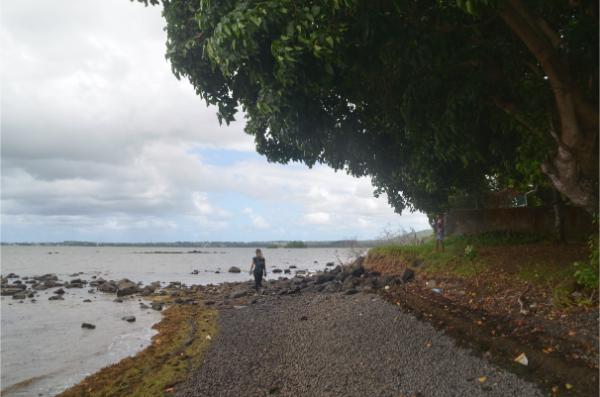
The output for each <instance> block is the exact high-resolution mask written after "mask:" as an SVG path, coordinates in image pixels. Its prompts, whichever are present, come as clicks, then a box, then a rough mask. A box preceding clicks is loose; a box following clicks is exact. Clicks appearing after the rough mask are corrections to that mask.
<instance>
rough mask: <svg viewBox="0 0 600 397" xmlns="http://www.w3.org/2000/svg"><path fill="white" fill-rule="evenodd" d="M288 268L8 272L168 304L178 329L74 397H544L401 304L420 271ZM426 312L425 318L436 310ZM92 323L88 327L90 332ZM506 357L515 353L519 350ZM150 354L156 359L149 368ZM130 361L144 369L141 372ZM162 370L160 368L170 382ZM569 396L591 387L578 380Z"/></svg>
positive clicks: (30, 289)
mask: <svg viewBox="0 0 600 397" xmlns="http://www.w3.org/2000/svg"><path fill="white" fill-rule="evenodd" d="M236 270H237V269H230V271H233V272H235V271H236ZM292 272H293V273H294V275H293V276H292ZM281 273H282V277H279V278H278V279H277V280H268V281H266V282H265V283H264V288H263V289H262V290H261V291H255V290H254V289H253V288H252V287H253V282H252V281H247V282H237V283H223V284H219V285H192V286H186V285H184V284H181V283H179V282H171V283H168V284H167V283H162V284H161V283H158V282H156V283H151V284H149V285H146V286H144V285H142V284H141V283H135V282H132V281H131V280H127V279H123V280H119V281H114V280H103V279H102V278H95V277H92V279H90V280H85V279H83V278H82V275H81V274H72V275H71V277H72V279H71V280H69V281H61V280H59V279H58V277H56V275H53V274H46V275H42V276H36V277H31V278H26V277H22V278H20V277H18V275H14V274H9V275H7V276H5V277H2V294H3V295H11V296H12V297H13V299H15V300H17V301H22V300H24V299H32V300H33V299H35V297H36V293H37V291H40V290H43V289H48V288H54V289H55V290H54V291H53V292H54V294H53V296H52V297H51V298H50V299H59V298H61V297H62V296H63V295H64V294H63V293H64V292H65V289H69V288H89V291H90V292H91V293H96V292H102V293H106V294H114V295H115V297H116V299H115V302H119V300H120V299H124V298H125V299H127V298H138V299H139V298H142V297H143V298H145V300H143V301H141V302H140V308H141V309H150V308H152V309H154V310H163V308H168V310H167V315H166V316H165V318H164V319H163V322H161V323H159V325H158V328H159V330H161V329H163V330H164V329H168V330H170V331H169V332H170V333H168V332H167V333H165V332H166V331H165V332H163V331H160V332H161V333H159V335H157V336H156V337H155V339H154V340H153V344H152V346H151V347H149V348H148V349H146V350H145V351H143V352H142V353H140V355H139V359H138V361H136V358H135V357H134V358H132V359H131V360H133V361H127V360H124V361H123V362H122V363H119V364H117V365H115V366H113V367H109V368H108V369H107V370H102V371H100V372H99V373H98V374H95V375H92V376H91V377H89V378H87V379H86V380H84V381H83V382H82V383H80V384H79V385H76V386H75V387H73V388H72V389H69V390H67V391H66V392H65V394H64V395H65V396H75V395H90V396H95V395H109V394H110V393H114V389H113V388H114V387H115V385H118V384H120V385H121V386H119V387H121V388H122V389H123V390H129V392H131V391H132V390H142V391H143V392H144V393H146V394H144V395H149V396H150V395H162V393H164V392H168V393H174V394H175V395H179V396H196V395H211V396H230V395H244V396H254V395H261V396H262V395H282V396H292V395H314V396H339V395H344V396H364V395H372V396H379V395H381V396H387V395H402V396H434V395H435V396H446V395H447V396H456V395H472V396H478V395H486V396H489V395H492V396H493V395H497V396H504V395H523V396H525V395H527V396H537V395H543V394H544V393H543V392H541V391H540V389H539V388H538V387H539V386H540V385H541V387H542V388H543V389H545V390H546V391H547V390H548V389H549V385H548V384H546V383H544V382H543V381H541V378H538V379H536V377H535V376H530V377H529V379H530V380H533V381H535V382H537V384H536V383H535V382H534V383H530V382H529V381H525V380H523V379H522V378H521V377H518V376H516V375H515V374H514V373H513V372H514V371H512V369H511V368H509V367H510V366H502V365H501V366H498V365H497V361H498V360H496V361H494V360H491V357H489V356H487V355H486V354H484V353H485V352H479V353H478V352H477V351H476V350H472V349H471V348H472V347H473V346H471V348H465V347H459V346H457V345H456V344H455V342H454V341H455V339H452V338H451V337H449V336H447V335H446V333H447V331H448V330H447V329H443V327H437V328H438V329H437V330H436V328H435V327H433V326H432V325H430V324H428V323H427V322H423V321H419V320H417V318H416V317H415V315H413V314H409V313H407V312H406V311H405V310H403V308H404V307H405V305H403V304H401V303H400V302H399V301H398V296H400V295H401V293H402V291H404V292H406V290H407V287H408V286H409V285H411V283H413V282H414V279H415V274H414V272H413V270H411V269H406V270H405V271H403V272H402V274H399V275H394V276H389V275H382V274H380V273H378V272H376V271H369V269H368V268H365V266H364V259H363V258H359V259H358V260H356V261H355V262H354V263H352V264H349V265H345V266H334V265H333V264H332V263H328V264H327V265H326V266H325V267H324V269H323V270H322V271H319V272H316V273H312V274H309V273H307V272H306V271H304V270H300V269H292V268H291V267H290V268H288V269H281ZM61 292H62V293H61ZM54 297H59V298H54ZM169 313H170V314H169ZM416 314H417V316H419V317H422V318H425V319H427V317H428V315H429V313H416ZM209 319H210V321H209ZM123 320H124V321H135V317H134V316H127V318H125V317H124V318H123ZM82 326H84V325H83V324H82ZM93 326H94V324H88V325H85V327H87V328H89V329H90V330H93V329H94V327H93ZM471 326H472V324H471ZM453 327H454V326H453ZM453 327H452V328H453ZM184 330H185V331H184ZM90 332H94V331H90ZM181 332H183V333H184V334H185V335H180V334H181ZM173 335H180V336H177V337H174V336H173ZM167 340H168V341H170V342H172V343H173V346H167V345H166V344H165V341H167ZM462 342H465V341H462ZM194 344H197V347H195V348H194V350H189V349H190V346H195V345H194ZM468 344H469V343H467V345H468ZM513 347H514V346H513ZM517 348H518V345H517ZM153 352H154V353H153ZM473 353H476V354H473ZM165 356H169V357H171V359H170V361H165V360H164V357H165ZM142 357H143V358H142ZM502 359H504V360H505V361H506V360H508V361H510V362H511V363H512V359H511V358H507V357H502ZM128 360H129V359H128ZM152 362H156V365H154V364H153V365H152V366H150V367H148V368H147V369H146V370H144V371H141V370H140V369H139V367H140V366H148V365H149V364H148V363H152ZM123 363H125V364H123ZM121 365H125V366H126V367H127V369H128V370H123V368H121V367H120V366H121ZM172 368H179V369H177V371H174V370H173V369H172ZM130 370H131V371H133V372H134V373H135V374H137V373H138V372H140V371H141V372H143V376H140V375H135V376H131V373H130ZM106 371H108V372H106ZM111 371H112V372H111ZM511 371H512V372H511ZM517 372H518V371H517ZM157 373H160V374H162V375H161V376H158V378H160V379H162V380H161V381H160V382H158V381H156V378H157ZM121 374H124V375H121ZM127 374H129V375H127ZM529 375H531V374H529ZM534 375H535V374H534ZM122 376H125V379H122ZM148 379H154V380H153V381H152V382H151V384H152V391H150V389H148V388H147V386H144V385H145V383H144V382H146V381H147V380H148ZM123 385H126V386H123ZM148 387H149V386H148ZM140 388H141V389H140ZM562 389H564V386H562V385H561V391H562ZM81 390H96V391H97V392H98V393H92V392H89V393H88V392H83V394H81V393H80V392H81ZM107 390H109V391H108V392H107ZM102 393H105V394H102ZM106 393H109V394H106ZM148 393H149V394H148ZM116 395H128V394H127V393H125V394H116ZM561 395H562V394H561ZM567 395H585V394H581V390H577V389H574V390H573V389H569V390H568V391H567Z"/></svg>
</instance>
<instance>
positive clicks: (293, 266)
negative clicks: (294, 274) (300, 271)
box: [289, 265, 298, 269]
mask: <svg viewBox="0 0 600 397" xmlns="http://www.w3.org/2000/svg"><path fill="white" fill-rule="evenodd" d="M297 267H298V266H296V265H291V266H290V267H289V268H290V269H296V268H297Z"/></svg>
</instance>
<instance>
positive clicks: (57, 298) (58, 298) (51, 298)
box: [48, 295, 65, 301]
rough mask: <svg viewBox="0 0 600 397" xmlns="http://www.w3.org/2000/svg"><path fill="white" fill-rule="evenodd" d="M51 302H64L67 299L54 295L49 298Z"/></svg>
mask: <svg viewBox="0 0 600 397" xmlns="http://www.w3.org/2000/svg"><path fill="white" fill-rule="evenodd" d="M48 300H49V301H64V300H65V298H63V297H62V295H54V296H51V297H50V298H48Z"/></svg>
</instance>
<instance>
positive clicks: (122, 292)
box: [117, 278, 140, 296]
mask: <svg viewBox="0 0 600 397" xmlns="http://www.w3.org/2000/svg"><path fill="white" fill-rule="evenodd" d="M139 290H140V289H139V288H138V286H137V284H135V283H134V282H133V281H131V280H128V279H126V278H124V279H122V280H119V282H117V296H126V295H132V294H135V293H136V292H139Z"/></svg>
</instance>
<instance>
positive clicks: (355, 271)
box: [350, 257, 365, 277]
mask: <svg viewBox="0 0 600 397" xmlns="http://www.w3.org/2000/svg"><path fill="white" fill-rule="evenodd" d="M361 258H362V257H361ZM356 262H359V261H358V260H357V261H356ZM356 262H354V264H353V265H352V267H351V268H350V274H351V275H353V276H354V277H360V276H362V274H363V273H364V272H365V268H364V267H363V266H362V261H360V264H358V265H357V264H356Z"/></svg>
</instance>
